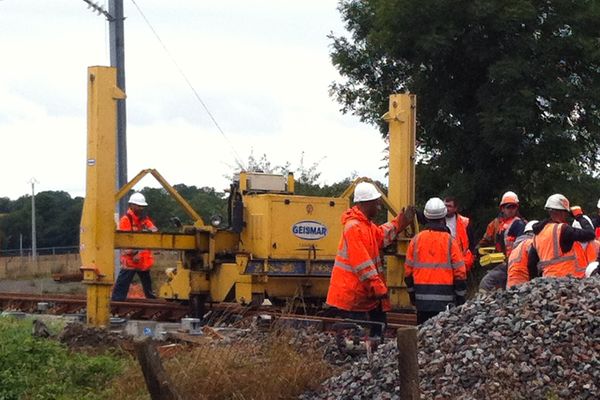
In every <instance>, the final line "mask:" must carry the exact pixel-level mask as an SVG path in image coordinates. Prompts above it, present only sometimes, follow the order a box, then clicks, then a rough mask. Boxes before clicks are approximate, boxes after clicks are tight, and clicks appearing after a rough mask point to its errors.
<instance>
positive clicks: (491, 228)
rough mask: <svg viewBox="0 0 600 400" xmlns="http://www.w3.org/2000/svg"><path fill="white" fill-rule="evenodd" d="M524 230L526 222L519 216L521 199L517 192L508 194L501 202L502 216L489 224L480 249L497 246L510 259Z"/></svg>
mask: <svg viewBox="0 0 600 400" xmlns="http://www.w3.org/2000/svg"><path fill="white" fill-rule="evenodd" d="M524 229H525V221H523V219H522V218H521V217H520V215H519V197H518V196H517V195H516V193H515V192H510V191H509V192H506V193H504V195H503V196H502V200H500V215H498V217H496V218H494V219H493V220H492V222H490V223H489V224H488V226H487V229H486V230H485V235H484V236H483V238H482V239H481V240H480V241H479V247H486V246H495V247H496V250H497V251H498V252H501V253H504V255H505V256H506V258H507V259H508V257H509V256H510V252H511V251H512V249H513V246H514V242H515V240H516V239H517V238H518V237H519V236H521V235H522V234H523V230H524Z"/></svg>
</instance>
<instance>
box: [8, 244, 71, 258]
mask: <svg viewBox="0 0 600 400" xmlns="http://www.w3.org/2000/svg"><path fill="white" fill-rule="evenodd" d="M36 253H37V255H38V256H49V255H57V254H74V253H79V246H55V247H38V248H37V252H36ZM0 257H31V248H22V249H0Z"/></svg>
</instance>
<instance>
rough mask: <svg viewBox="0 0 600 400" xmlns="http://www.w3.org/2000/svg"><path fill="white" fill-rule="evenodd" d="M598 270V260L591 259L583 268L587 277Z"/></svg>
mask: <svg viewBox="0 0 600 400" xmlns="http://www.w3.org/2000/svg"><path fill="white" fill-rule="evenodd" d="M598 271H600V270H599V269H598V261H592V262H591V263H589V264H588V266H587V268H586V269H585V277H586V278H589V277H590V276H592V275H593V274H594V273H596V274H597V273H598Z"/></svg>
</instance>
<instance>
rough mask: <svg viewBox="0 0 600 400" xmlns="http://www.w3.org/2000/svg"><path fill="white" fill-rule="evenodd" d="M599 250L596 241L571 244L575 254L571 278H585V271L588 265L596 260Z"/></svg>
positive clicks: (598, 243)
mask: <svg viewBox="0 0 600 400" xmlns="http://www.w3.org/2000/svg"><path fill="white" fill-rule="evenodd" d="M599 249H600V242H598V241H597V240H592V241H590V242H584V243H582V242H575V243H573V252H574V253H575V273H574V274H573V276H575V277H576V278H580V279H582V278H584V277H585V269H586V268H587V266H588V264H589V263H591V262H593V261H596V260H597V259H598V250H599Z"/></svg>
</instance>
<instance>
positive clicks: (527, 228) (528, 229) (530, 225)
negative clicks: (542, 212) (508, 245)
mask: <svg viewBox="0 0 600 400" xmlns="http://www.w3.org/2000/svg"><path fill="white" fill-rule="evenodd" d="M538 222H540V221H538V220H537V219H533V220H531V221H529V222H528V223H527V225H525V229H524V230H523V233H527V232H533V226H534V225H535V224H537V223H538Z"/></svg>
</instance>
